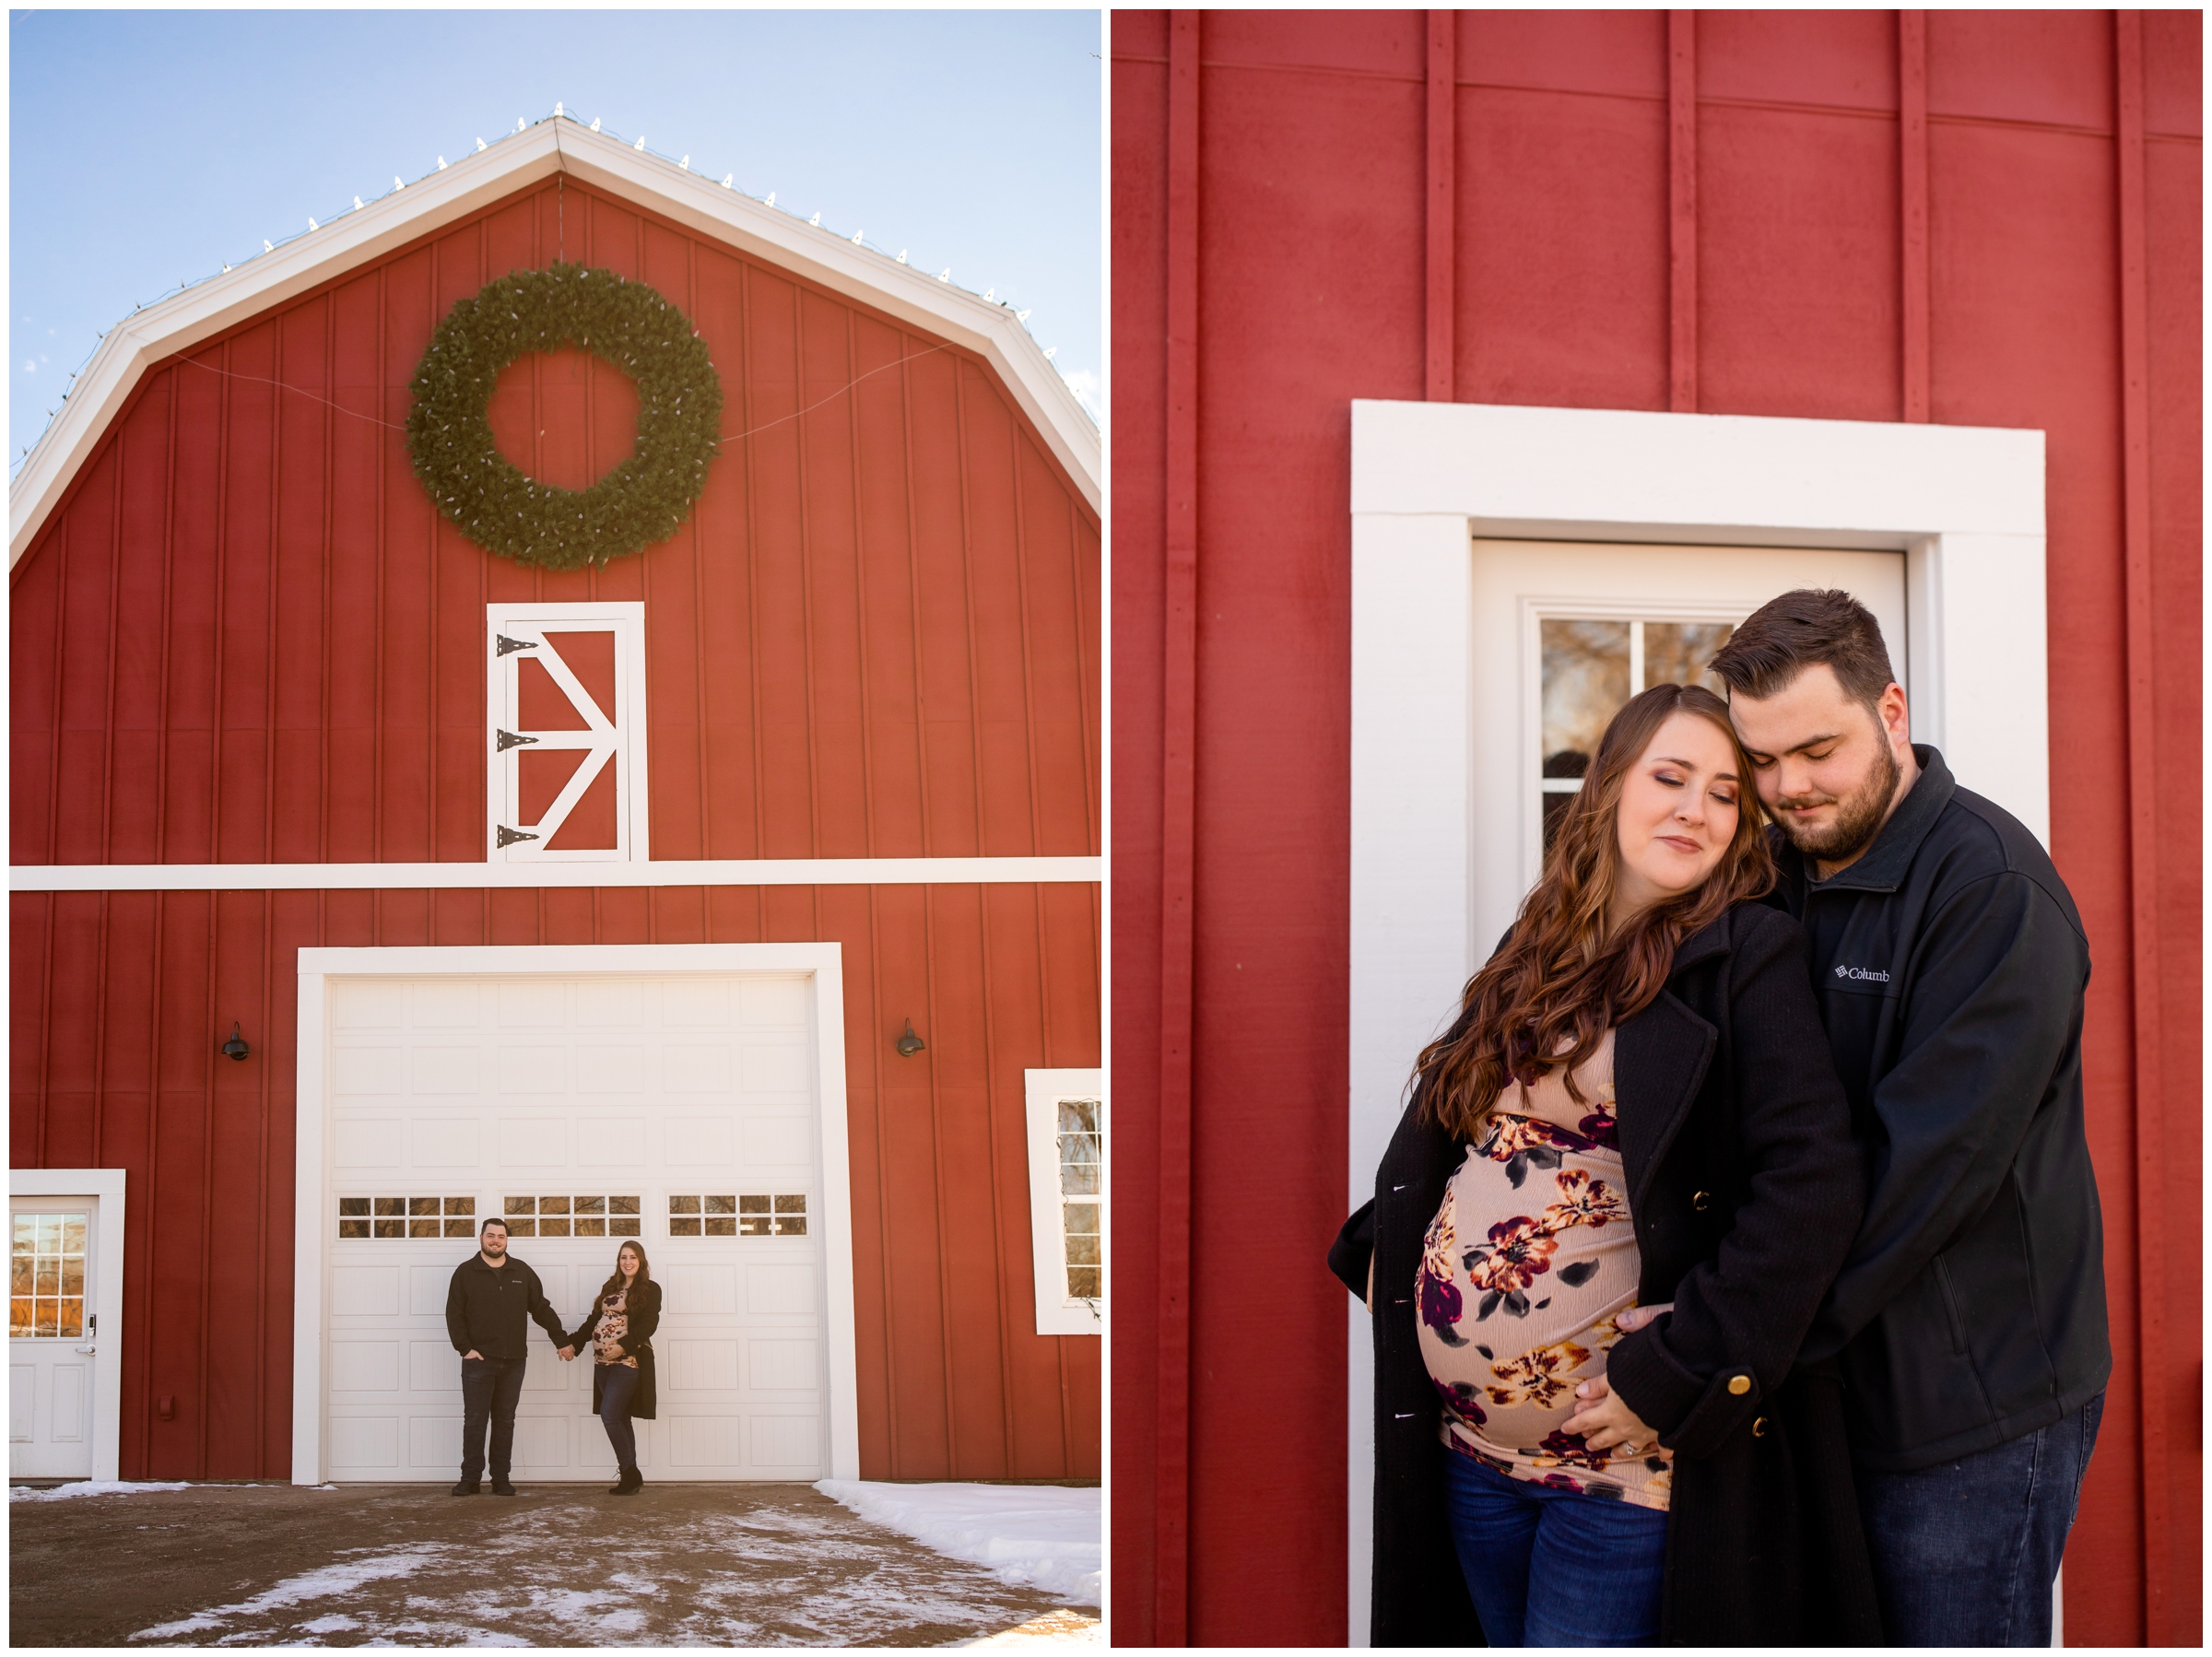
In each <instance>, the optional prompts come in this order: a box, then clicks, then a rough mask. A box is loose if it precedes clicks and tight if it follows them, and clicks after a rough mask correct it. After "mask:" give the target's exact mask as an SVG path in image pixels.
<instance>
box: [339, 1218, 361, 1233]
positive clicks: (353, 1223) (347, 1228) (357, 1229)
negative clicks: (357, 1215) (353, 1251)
mask: <svg viewBox="0 0 2212 1657" xmlns="http://www.w3.org/2000/svg"><path fill="white" fill-rule="evenodd" d="M338 1235H339V1236H340V1237H366V1236H368V1235H369V1222H368V1221H367V1220H340V1221H339V1222H338Z"/></svg>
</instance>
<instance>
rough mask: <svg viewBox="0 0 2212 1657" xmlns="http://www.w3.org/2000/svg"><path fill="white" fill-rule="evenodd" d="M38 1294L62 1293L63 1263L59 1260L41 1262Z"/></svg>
mask: <svg viewBox="0 0 2212 1657" xmlns="http://www.w3.org/2000/svg"><path fill="white" fill-rule="evenodd" d="M37 1292H38V1293H40V1294H41V1295H58V1294H60V1293H61V1292H62V1263H61V1262H60V1261H58V1260H41V1261H40V1262H39V1281H38V1291H37Z"/></svg>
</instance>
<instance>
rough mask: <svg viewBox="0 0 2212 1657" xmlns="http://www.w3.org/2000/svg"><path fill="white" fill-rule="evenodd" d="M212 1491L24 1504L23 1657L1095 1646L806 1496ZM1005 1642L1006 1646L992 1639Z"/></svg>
mask: <svg viewBox="0 0 2212 1657" xmlns="http://www.w3.org/2000/svg"><path fill="white" fill-rule="evenodd" d="M605 1488H606V1487H604V1486H600V1485H588V1486H586V1485H540V1486H536V1487H532V1486H528V1485H525V1486H524V1487H522V1492H523V1493H522V1494H521V1495H520V1496H518V1497H515V1498H498V1497H492V1496H477V1497H469V1498H454V1497H449V1496H448V1495H446V1494H445V1487H443V1486H442V1485H440V1486H426V1485H349V1486H346V1487H342V1488H337V1489H330V1488H324V1489H299V1488H295V1487H290V1486H286V1485H198V1486H194V1487H191V1488H189V1489H183V1490H159V1491H147V1492H140V1493H134V1494H131V1495H113V1496H82V1497H76V1498H70V1499H67V1500H55V1501H46V1500H40V1501H15V1502H11V1503H10V1504H9V1513H8V1520H9V1526H8V1531H9V1534H8V1562H9V1573H8V1597H9V1614H10V1627H9V1636H10V1643H11V1644H13V1645H15V1646H18V1647H20V1646H40V1645H53V1646H65V1645H114V1646H121V1645H217V1644H221V1645H303V1644H312V1645H369V1644H391V1643H399V1644H404V1645H625V1646H638V1645H653V1646H661V1645H679V1646H680V1645H718V1646H728V1645H892V1646H924V1645H950V1644H964V1643H967V1642H969V1641H971V1640H975V1639H987V1638H991V1637H993V1636H1006V1635H1008V1634H1009V1633H1011V1634H1013V1635H1014V1637H1015V1639H1021V1638H1022V1634H1023V1632H1024V1631H1033V1633H1034V1634H1035V1635H1038V1636H1041V1637H1042V1638H1043V1639H1047V1640H1049V1641H1050V1642H1052V1643H1062V1642H1065V1641H1066V1640H1068V1639H1070V1638H1071V1637H1080V1636H1082V1635H1084V1634H1087V1633H1088V1634H1089V1635H1091V1636H1092V1637H1093V1638H1095V1636H1096V1632H1097V1630H1096V1626H1095V1618H1096V1617H1097V1616H1098V1612H1097V1608H1096V1607H1092V1606H1079V1607H1065V1606H1064V1605H1063V1604H1062V1603H1061V1602H1060V1601H1059V1600H1057V1599H1055V1598H1054V1597H1053V1596H1052V1595H1050V1594H1045V1593H1041V1592H1037V1591H1035V1590H1033V1589H1027V1588H1009V1587H1007V1586H1006V1585H1005V1584H1004V1583H1002V1582H1000V1581H998V1579H997V1578H996V1577H994V1575H992V1573H991V1572H989V1571H987V1570H985V1569H982V1568H981V1567H979V1566H973V1565H966V1564H962V1563H960V1562H959V1561H958V1560H954V1559H947V1558H945V1557H941V1556H939V1555H937V1554H935V1553H932V1552H930V1551H929V1550H928V1549H926V1548H924V1546H922V1545H920V1544H919V1543H916V1542H913V1541H911V1540H910V1539H908V1538H907V1537H905V1536H902V1535H900V1534H897V1533H896V1532H893V1531H888V1530H885V1529H883V1528H881V1527H880V1526H877V1525H872V1524H869V1523H867V1522H865V1521H863V1520H860V1519H857V1518H855V1517H854V1516H853V1514H852V1513H851V1512H849V1511H848V1510H845V1509H844V1508H842V1507H841V1506H839V1505H838V1504H837V1503H836V1502H833V1501H831V1500H830V1498H827V1497H825V1496H822V1495H820V1494H819V1493H818V1492H817V1491H815V1490H814V1489H813V1488H812V1487H809V1486H806V1485H653V1486H649V1487H647V1489H646V1490H645V1492H644V1494H643V1495H642V1496H640V1497H635V1498H620V1499H618V1498H612V1497H609V1496H607V1495H606V1493H605ZM993 1643H994V1644H996V1643H1000V1640H999V1639H993Z"/></svg>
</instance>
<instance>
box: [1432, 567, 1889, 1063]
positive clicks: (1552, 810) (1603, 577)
mask: <svg viewBox="0 0 2212 1657" xmlns="http://www.w3.org/2000/svg"><path fill="white" fill-rule="evenodd" d="M1474 557H1475V573H1474V583H1473V601H1474V602H1473V608H1474V615H1473V617H1472V627H1473V634H1474V638H1473V644H1474V650H1473V658H1474V673H1473V677H1474V701H1475V709H1474V718H1473V719H1472V721H1471V722H1470V723H1471V727H1472V732H1473V747H1474V752H1473V755H1472V756H1471V758H1472V775H1473V777H1474V793H1475V798H1474V800H1473V801H1472V803H1471V804H1472V810H1471V813H1470V819H1471V821H1470V828H1471V833H1470V837H1469V839H1470V849H1471V852H1472V862H1473V867H1472V868H1471V869H1470V871H1469V876H1470V895H1471V904H1472V909H1473V914H1472V917H1471V919H1472V923H1473V934H1472V935H1473V938H1474V942H1475V949H1476V959H1475V962H1474V964H1475V965H1477V966H1479V965H1480V964H1481V962H1482V960H1483V959H1484V958H1487V957H1488V953H1489V949H1490V946H1491V944H1492V943H1494V942H1495V941H1496V940H1497V939H1498V938H1499V937H1500V935H1502V934H1503V933H1504V932H1505V929H1506V928H1507V927H1508V926H1510V925H1511V924H1512V920H1513V916H1514V914H1515V913H1516V912H1517V911H1519V909H1520V905H1521V899H1522V898H1523V896H1524V895H1525V894H1526V892H1527V891H1528V889H1529V887H1532V886H1534V885H1535V881H1536V877H1537V876H1538V875H1539V874H1540V873H1541V871H1542V868H1543V860H1544V845H1545V826H1546V823H1547V821H1548V820H1549V819H1550V818H1551V817H1553V816H1554V815H1555V814H1556V813H1557V812H1558V810H1559V807H1560V806H1561V805H1564V803H1565V802H1566V800H1567V799H1568V798H1570V797H1571V795H1572V793H1574V791H1575V790H1576V789H1577V788H1579V787H1580V786H1581V769H1582V766H1583V764H1586V763H1587V760H1588V758H1589V757H1590V755H1591V754H1592V752H1593V751H1594V748H1595V746H1596V743H1597V738H1598V736H1599V735H1600V734H1602V733H1603V732H1604V730H1605V727H1606V723H1607V722H1608V721H1609V720H1611V718H1612V717H1613V715H1614V713H1615V712H1616V711H1618V709H1619V707H1620V705H1621V704H1622V703H1623V702H1625V701H1627V700H1628V699H1629V698H1630V697H1631V696H1633V695H1635V694H1636V693H1637V692H1638V691H1640V690H1643V689H1646V688H1648V687H1650V686H1653V685H1656V684H1660V683H1663V682H1665V681H1668V680H1673V681H1677V682H1679V683H1685V684H1690V683H1703V684H1706V685H1707V686H1708V687H1711V688H1712V689H1715V690H1717V691H1720V692H1721V694H1722V695H1724V696H1725V694H1726V692H1725V690H1724V687H1722V686H1721V685H1720V682H1719V681H1718V680H1717V679H1713V678H1711V677H1708V676H1703V671H1702V670H1703V668H1704V664H1706V663H1707V662H1708V661H1710V660H1711V659H1712V654H1713V652H1715V651H1717V650H1718V649H1719V648H1720V647H1721V645H1722V644H1723V643H1724V642H1725V641H1726V640H1727V637H1728V634H1729V632H1730V631H1731V630H1732V629H1734V627H1735V624H1736V623H1737V622H1739V621H1741V620H1742V619H1743V618H1744V617H1747V616H1748V615H1749V614H1750V613H1751V612H1752V611H1753V610H1756V609H1758V608H1759V605H1763V604H1765V603H1766V602H1767V601H1768V600H1769V599H1771V598H1774V597H1777V596H1779V595H1780V594H1782V593H1786V592H1789V591H1790V590H1791V589H1793V588H1796V587H1840V588H1841V589H1842V590H1844V591H1845V592H1848V593H1852V594H1853V595H1854V596H1855V597H1856V598H1857V599H1858V600H1859V602H1860V603H1861V604H1863V605H1865V606H1866V607H1867V608H1868V609H1869V610H1871V611H1873V612H1874V616H1875V618H1876V620H1877V621H1878V622H1880V623H1881V628H1882V638H1883V640H1884V642H1885V643H1887V644H1888V647H1889V661H1890V665H1891V668H1892V670H1893V671H1894V672H1895V673H1896V674H1897V675H1898V682H1899V683H1900V684H1901V685H1904V686H1905V688H1906V690H1907V691H1908V692H1910V691H1911V689H1912V686H1911V685H1910V684H1909V683H1908V682H1907V681H1906V680H1905V678H1904V674H1905V555H1904V554H1903V553H1901V552H1825V551H1808V550H1806V549H1804V548H1778V547H1756V546H1606V545H1603V544H1600V543H1594V542H1582V541H1485V540H1477V542H1476V543H1475V548H1474ZM1440 1028H1441V1027H1440Z"/></svg>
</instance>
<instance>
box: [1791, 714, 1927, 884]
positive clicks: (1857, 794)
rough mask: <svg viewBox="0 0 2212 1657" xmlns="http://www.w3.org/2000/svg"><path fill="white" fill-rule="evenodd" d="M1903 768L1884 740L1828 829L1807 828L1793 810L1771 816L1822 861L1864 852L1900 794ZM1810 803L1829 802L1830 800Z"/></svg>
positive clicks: (1838, 804) (1800, 846)
mask: <svg viewBox="0 0 2212 1657" xmlns="http://www.w3.org/2000/svg"><path fill="white" fill-rule="evenodd" d="M1903 771H1904V768H1903V767H1902V766H1900V765H1899V764H1898V762H1897V756H1896V754H1894V753H1892V752H1891V751H1890V747H1889V745H1888V743H1887V742H1885V743H1883V744H1882V745H1881V748H1880V758H1877V760H1876V761H1875V762H1874V764H1873V765H1872V766H1870V767H1869V768H1868V769H1867V772H1866V778H1865V781H1863V782H1861V783H1860V784H1859V786H1858V787H1857V788H1855V789H1853V791H1852V793H1850V795H1849V796H1848V797H1846V798H1844V799H1842V800H1840V801H1838V802H1836V803H1835V804H1836V820H1835V821H1834V822H1833V823H1830V825H1829V826H1828V827H1827V828H1822V829H1818V830H1816V829H1811V828H1805V827H1803V826H1802V825H1801V824H1799V823H1796V822H1794V821H1793V820H1792V817H1793V814H1792V813H1790V812H1789V811H1786V810H1783V809H1779V808H1778V809H1776V810H1775V811H1773V812H1771V813H1770V815H1771V817H1773V818H1774V820H1775V821H1776V822H1777V823H1779V824H1780V825H1781V826H1782V831H1783V834H1784V835H1786V836H1787V837H1788V839H1789V842H1790V844H1791V845H1793V846H1794V847H1796V848H1797V850H1798V851H1800V852H1804V853H1805V854H1806V856H1807V857H1810V858H1812V859H1814V860H1815V861H1817V862H1819V863H1841V862H1842V861H1843V860H1844V859H1846V858H1850V857H1856V856H1857V855H1858V854H1859V853H1860V852H1864V851H1865V849H1866V847H1867V845H1868V844H1869V843H1870V842H1871V841H1872V840H1873V839H1874V837H1875V836H1876V834H1877V833H1879V832H1880V830H1881V827H1882V819H1883V818H1884V817H1886V816H1887V815H1888V810H1889V799H1890V796H1891V795H1892V794H1894V793H1897V780H1898V778H1899V777H1900V775H1902V774H1903ZM1800 798H1801V799H1802V796H1800ZM1808 803H1809V804H1812V805H1828V804H1829V802H1828V801H1827V800H1815V801H1810V802H1808ZM1780 805H1782V802H1777V806H1778V807H1779V806H1780Z"/></svg>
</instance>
